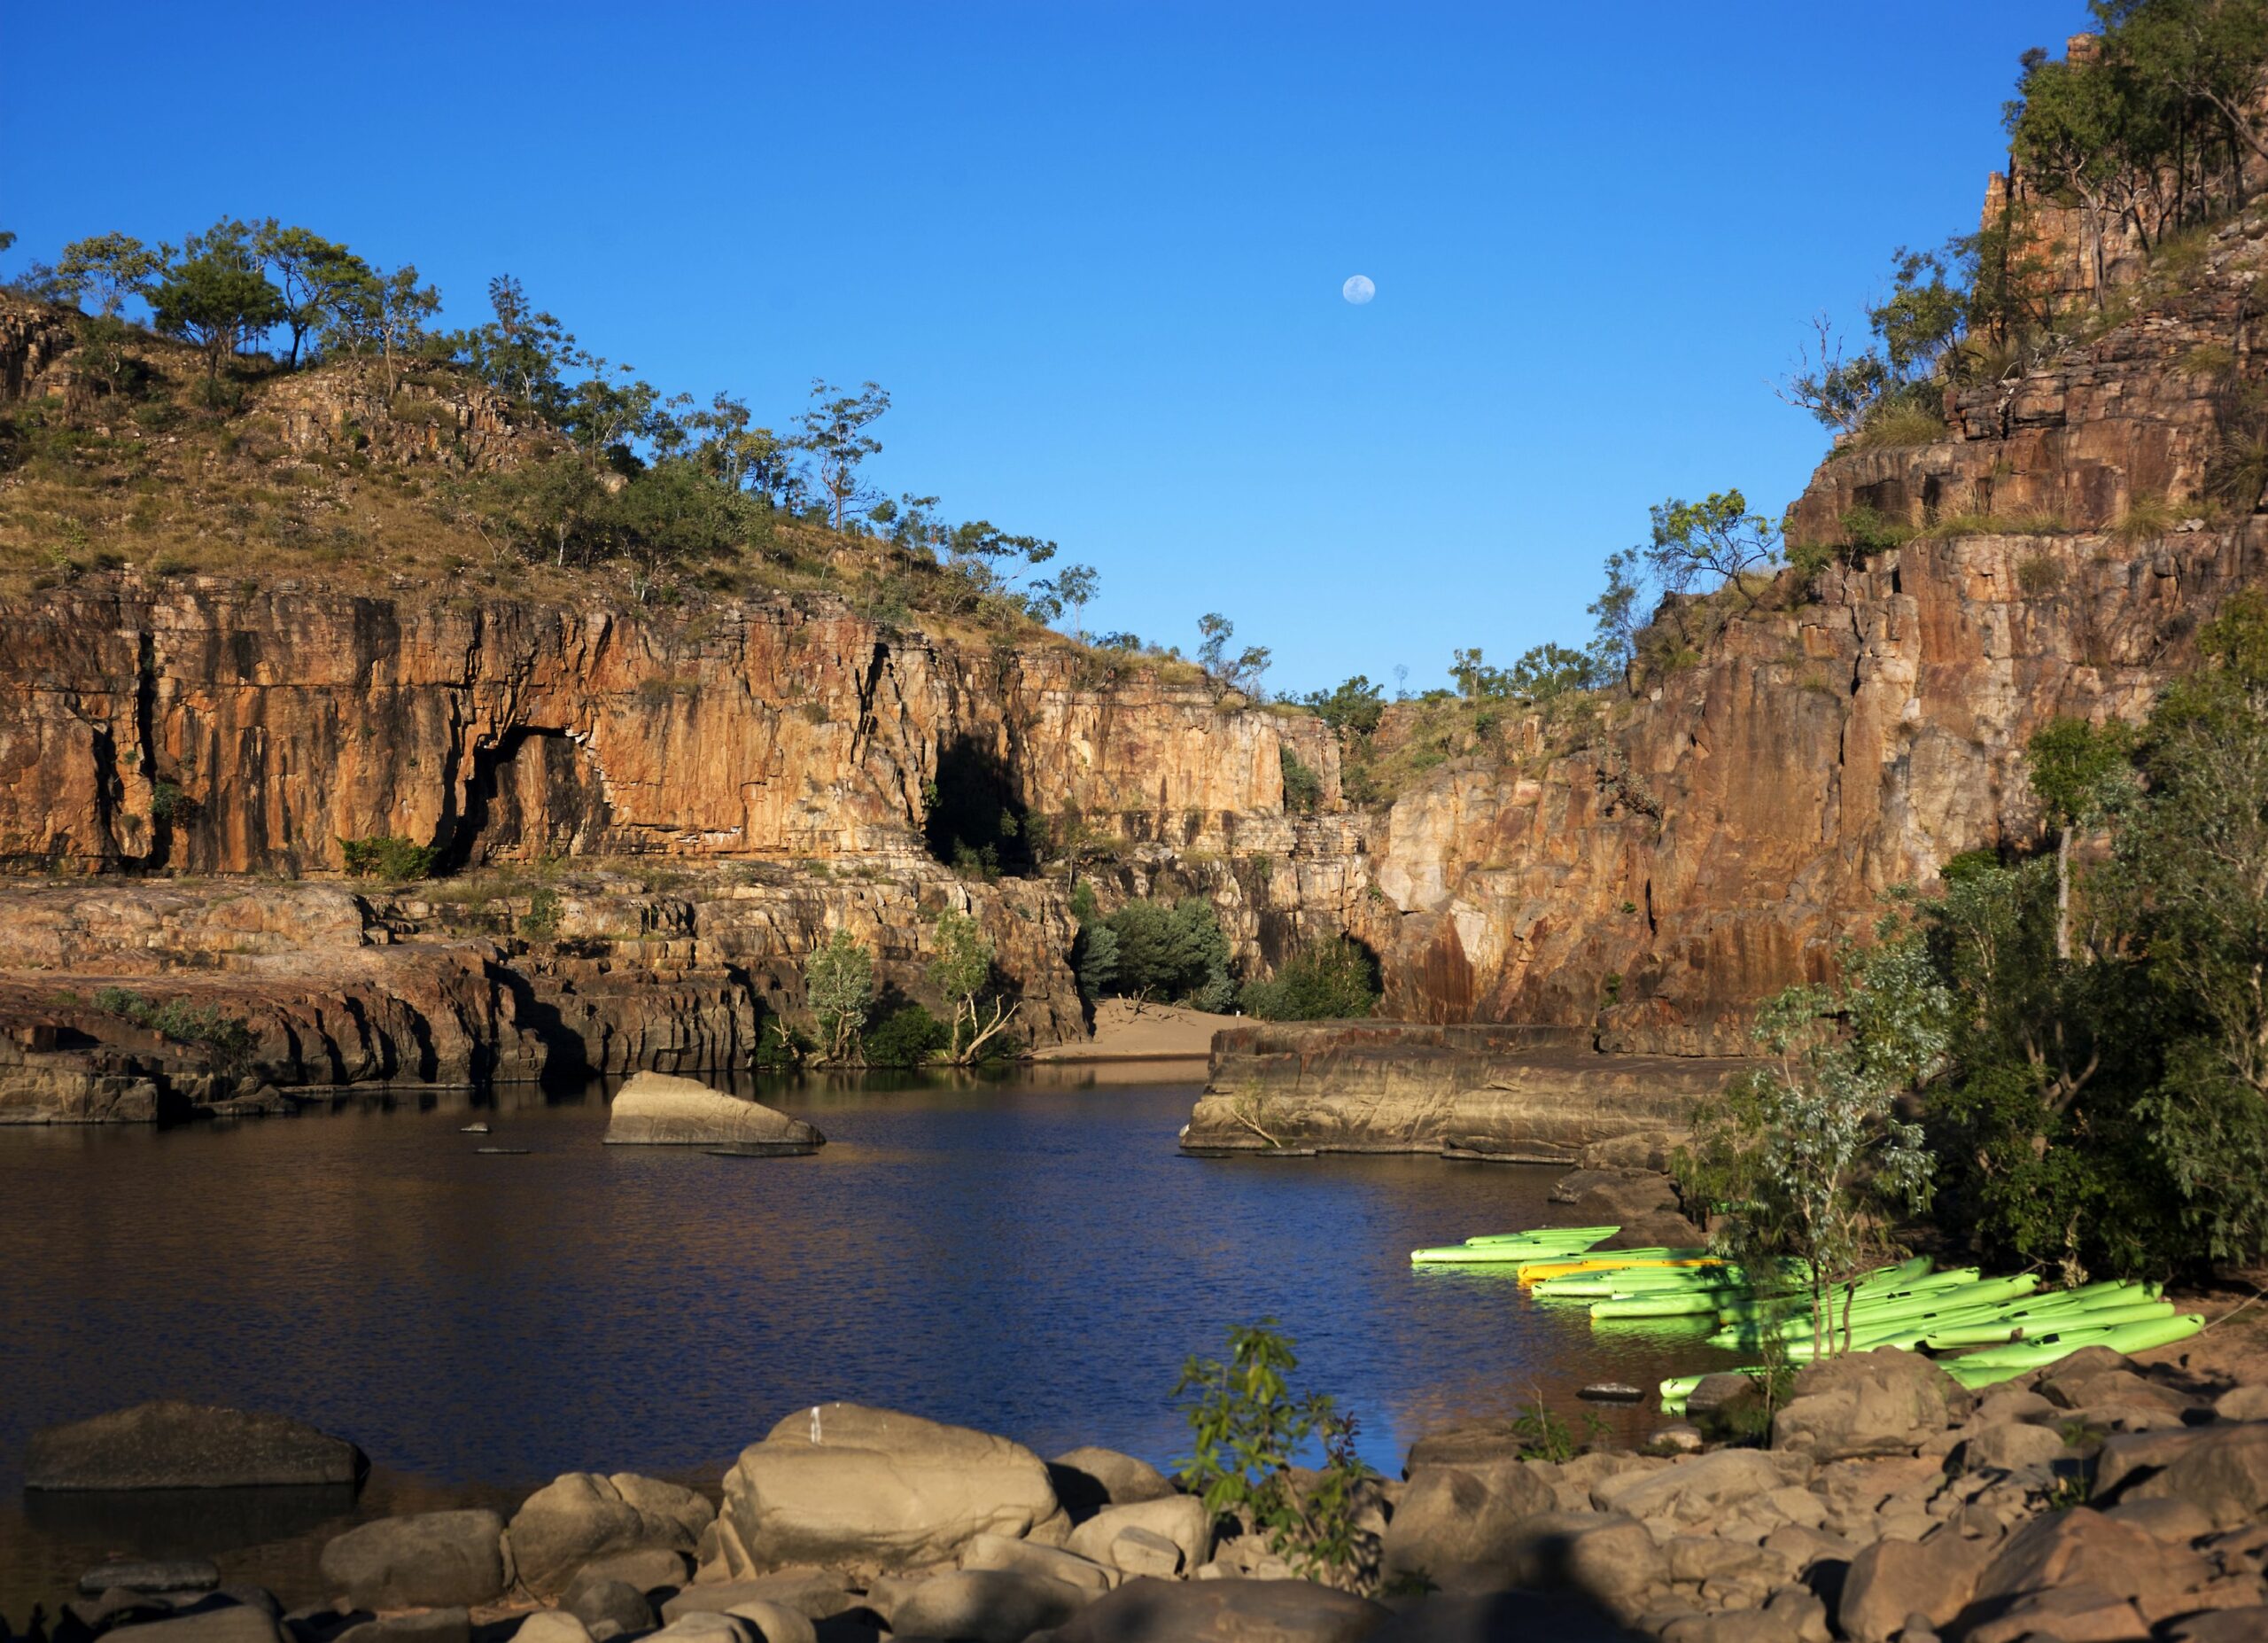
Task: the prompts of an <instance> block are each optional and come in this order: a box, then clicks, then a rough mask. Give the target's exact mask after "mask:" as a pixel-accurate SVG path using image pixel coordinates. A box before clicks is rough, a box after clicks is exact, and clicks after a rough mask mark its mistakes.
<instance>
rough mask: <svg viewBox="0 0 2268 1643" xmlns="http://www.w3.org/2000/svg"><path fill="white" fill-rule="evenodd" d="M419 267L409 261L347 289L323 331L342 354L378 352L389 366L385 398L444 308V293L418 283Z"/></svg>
mask: <svg viewBox="0 0 2268 1643" xmlns="http://www.w3.org/2000/svg"><path fill="white" fill-rule="evenodd" d="M417 279H418V276H417V266H416V264H415V263H411V262H405V263H403V264H402V265H401V266H400V268H398V269H394V270H393V272H392V273H391V274H384V273H381V274H377V275H375V276H373V277H372V278H371V279H370V280H369V281H368V282H367V283H365V284H358V285H355V286H353V288H352V289H350V290H348V291H346V292H343V293H342V294H341V296H340V298H339V300H338V304H337V306H336V310H335V312H334V314H333V315H332V318H331V320H330V324H329V326H328V327H327V328H326V330H325V331H324V340H325V342H326V344H327V346H329V347H332V348H334V349H335V350H336V351H338V352H339V353H342V354H365V355H368V354H376V355H377V357H378V360H379V362H380V363H381V364H382V366H383V367H384V370H385V377H386V398H387V399H388V401H392V398H393V394H394V391H395V389H396V388H398V387H399V386H400V375H401V362H402V359H403V358H404V357H405V356H406V355H408V354H412V353H414V352H416V350H417V349H418V348H419V347H421V346H422V345H423V343H424V341H425V339H426V331H425V327H426V325H427V323H429V322H430V321H431V319H432V317H433V315H436V314H438V313H439V312H440V309H441V293H440V292H439V291H438V290H436V289H435V288H434V287H433V286H431V285H421V284H418V283H417Z"/></svg>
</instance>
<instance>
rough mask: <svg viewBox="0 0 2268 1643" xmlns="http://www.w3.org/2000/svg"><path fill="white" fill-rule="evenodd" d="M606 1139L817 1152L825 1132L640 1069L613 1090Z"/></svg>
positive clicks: (687, 1080)
mask: <svg viewBox="0 0 2268 1643" xmlns="http://www.w3.org/2000/svg"><path fill="white" fill-rule="evenodd" d="M606 1139H607V1144H608V1145H609V1146H616V1147H622V1146H635V1147H719V1148H726V1149H731V1150H733V1151H735V1152H751V1153H757V1152H766V1153H788V1154H795V1153H806V1152H816V1151H817V1150H819V1148H821V1147H824V1146H825V1145H826V1144H827V1137H826V1136H824V1135H822V1134H820V1133H819V1132H818V1131H817V1130H816V1129H814V1128H812V1126H811V1125H808V1124H806V1123H804V1121H803V1120H802V1119H801V1118H791V1117H788V1115H787V1114H786V1113H784V1112H775V1111H773V1110H772V1109H771V1108H769V1107H766V1106H763V1105H761V1104H759V1103H758V1102H752V1101H742V1100H741V1098H740V1097H739V1096H737V1095H727V1094H725V1093H724V1092H723V1091H722V1090H712V1089H711V1088H710V1087H709V1086H707V1085H705V1084H703V1083H702V1082H701V1081H700V1080H699V1079H697V1078H674V1077H672V1075H670V1074H669V1073H666V1072H641V1073H640V1074H639V1075H638V1076H637V1077H636V1078H632V1079H631V1080H630V1082H629V1083H627V1084H625V1085H624V1086H622V1087H621V1088H620V1089H619V1090H617V1091H616V1092H615V1097H614V1106H613V1110H612V1113H611V1116H610V1117H609V1119H608V1121H607V1126H606Z"/></svg>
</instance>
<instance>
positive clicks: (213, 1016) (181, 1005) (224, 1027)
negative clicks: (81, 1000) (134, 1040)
mask: <svg viewBox="0 0 2268 1643" xmlns="http://www.w3.org/2000/svg"><path fill="white" fill-rule="evenodd" d="M95 1008H97V1009H98V1010H102V1011H104V1012H105V1013H106V1014H108V1015H113V1016H118V1017H119V1018H120V1020H122V1021H130V1022H132V1023H133V1024H135V1025H136V1026H137V1027H142V1028H145V1029H147V1030H148V1031H149V1032H156V1033H159V1034H162V1035H163V1036H164V1037H166V1038H169V1039H178V1040H181V1041H182V1042H183V1043H184V1044H202V1045H204V1046H205V1047H206V1048H207V1049H210V1050H212V1051H214V1053H216V1054H217V1055H219V1056H220V1057H221V1059H222V1060H223V1061H225V1062H228V1063H237V1062H241V1061H242V1060H243V1059H244V1058H245V1056H246V1055H249V1054H250V1053H251V1051H252V1029H251V1028H250V1027H249V1026H247V1025H246V1024H245V1023H243V1022H242V1021H239V1020H238V1019H237V1017H236V1016H224V1015H222V1014H221V1011H220V1008H219V1007H218V1006H217V1005H212V1004H207V1005H206V1006H204V1007H203V1008H198V1007H197V1006H195V1005H192V1004H190V1003H188V1002H186V1001H183V1000H181V999H170V1000H168V1001H166V1002H165V1003H163V1004H153V1003H151V1001H149V1000H148V999H146V998H144V997H143V996H142V995H141V994H140V993H135V992H132V991H130V990H129V989H128V988H125V987H105V988H103V989H102V990H101V991H100V992H98V993H96V994H95Z"/></svg>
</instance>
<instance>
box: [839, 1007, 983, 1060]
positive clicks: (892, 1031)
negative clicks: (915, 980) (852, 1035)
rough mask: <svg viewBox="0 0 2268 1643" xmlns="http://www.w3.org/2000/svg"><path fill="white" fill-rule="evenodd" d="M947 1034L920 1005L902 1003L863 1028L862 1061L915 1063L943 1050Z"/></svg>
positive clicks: (937, 1021)
mask: <svg viewBox="0 0 2268 1643" xmlns="http://www.w3.org/2000/svg"><path fill="white" fill-rule="evenodd" d="M950 1037H951V1033H950V1032H949V1030H948V1029H947V1027H946V1025H945V1024H944V1022H942V1021H939V1020H938V1019H937V1018H936V1016H932V1015H931V1014H930V1013H929V1012H928V1010H926V1009H924V1008H922V1007H921V1006H920V1005H919V1004H905V1005H902V1006H900V1007H899V1008H897V1009H896V1010H893V1011H891V1012H890V1014H889V1016H885V1017H883V1018H882V1019H881V1020H879V1021H878V1022H876V1024H874V1025H873V1026H870V1027H868V1028H867V1029H866V1039H865V1043H866V1064H867V1065H868V1066H869V1067H919V1066H921V1065H923V1064H924V1063H928V1062H929V1061H931V1060H933V1059H935V1058H936V1056H938V1055H941V1054H943V1053H944V1050H945V1048H946V1046H947V1040H948V1039H949V1038H950ZM987 1047H988V1048H989V1047H990V1046H989V1045H988V1046H987Z"/></svg>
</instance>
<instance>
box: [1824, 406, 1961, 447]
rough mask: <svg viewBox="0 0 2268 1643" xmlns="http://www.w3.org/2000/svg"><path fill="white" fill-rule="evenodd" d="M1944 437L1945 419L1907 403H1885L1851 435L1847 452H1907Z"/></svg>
mask: <svg viewBox="0 0 2268 1643" xmlns="http://www.w3.org/2000/svg"><path fill="white" fill-rule="evenodd" d="M1945 437H1946V419H1945V418H1944V417H1942V416H1940V415H1939V414H1938V412H1936V411H1935V410H1932V409H1930V407H1928V406H1926V405H1920V404H1916V403H1915V402H1914V401H1911V400H1900V401H1888V402H1885V403H1884V405H1883V406H1882V407H1881V409H1878V410H1876V412H1875V414H1874V415H1872V416H1871V417H1868V418H1867V420H1866V422H1865V423H1864V424H1861V425H1860V429H1859V431H1858V432H1856V433H1854V434H1852V436H1851V441H1850V444H1849V445H1848V446H1846V447H1845V448H1846V449H1849V450H1882V451H1887V450H1909V449H1911V448H1913V447H1915V446H1916V445H1934V444H1936V443H1937V442H1938V440H1942V439H1944V438H1945Z"/></svg>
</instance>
